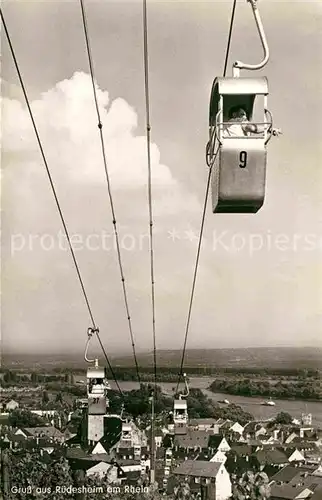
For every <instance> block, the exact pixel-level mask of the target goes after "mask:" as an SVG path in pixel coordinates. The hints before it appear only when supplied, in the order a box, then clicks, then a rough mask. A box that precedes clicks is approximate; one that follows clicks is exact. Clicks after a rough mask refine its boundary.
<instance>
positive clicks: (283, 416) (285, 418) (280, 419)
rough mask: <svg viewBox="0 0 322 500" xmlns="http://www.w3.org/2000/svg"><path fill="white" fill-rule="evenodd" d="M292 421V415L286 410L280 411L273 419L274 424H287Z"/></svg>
mask: <svg viewBox="0 0 322 500" xmlns="http://www.w3.org/2000/svg"><path fill="white" fill-rule="evenodd" d="M292 422H293V417H292V415H290V414H289V413H287V412H286V411H281V412H279V413H278V414H277V415H276V418H275V420H274V423H275V424H285V425H289V424H291V423H292Z"/></svg>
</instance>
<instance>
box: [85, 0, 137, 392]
mask: <svg viewBox="0 0 322 500" xmlns="http://www.w3.org/2000/svg"><path fill="white" fill-rule="evenodd" d="M80 6H81V11H82V20H83V27H84V35H85V41H86V48H87V55H88V62H89V68H90V74H91V80H92V86H93V93H94V101H95V107H96V113H97V119H98V128H99V134H100V140H101V147H102V155H103V162H104V169H105V175H106V181H107V189H108V194H109V199H110V205H111V212H112V223H113V228H114V234H115V240H116V248H117V257H118V263H119V268H120V274H121V282H122V288H123V296H124V305H125V310H126V316H127V320H128V325H129V331H130V338H131V345H132V351H133V358H134V362H135V368H136V374H137V379H138V382H139V383H140V371H139V365H138V361H137V357H136V351H135V343H134V336H133V330H132V321H131V315H130V310H129V304H128V298H127V292H126V286H125V277H124V272H123V265H122V260H121V249H120V242H119V236H118V232H117V225H116V216H115V209H114V203H113V197H112V190H111V183H110V177H109V173H108V168H107V158H106V151H105V143H104V136H103V123H102V121H101V116H100V111H99V105H98V99H97V92H96V86H95V76H94V65H93V59H92V54H91V46H90V41H89V35H88V28H87V19H86V12H85V7H84V1H83V0H80Z"/></svg>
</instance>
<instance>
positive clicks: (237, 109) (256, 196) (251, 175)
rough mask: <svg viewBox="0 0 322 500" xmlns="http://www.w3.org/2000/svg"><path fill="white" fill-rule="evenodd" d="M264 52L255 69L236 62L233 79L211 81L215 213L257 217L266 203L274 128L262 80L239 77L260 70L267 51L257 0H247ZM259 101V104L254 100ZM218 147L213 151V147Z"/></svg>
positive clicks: (210, 146)
mask: <svg viewBox="0 0 322 500" xmlns="http://www.w3.org/2000/svg"><path fill="white" fill-rule="evenodd" d="M247 1H248V2H249V3H250V4H251V6H252V10H253V14H254V18H255V21H256V25H257V28H258V32H259V35H260V39H261V42H262V45H263V49H264V59H263V61H262V62H261V63H259V64H256V65H251V64H245V63H242V62H240V61H236V62H235V63H234V65H233V77H219V78H215V80H214V82H213V86H212V91H211V98H210V108H209V142H208V144H207V164H208V166H209V167H210V168H211V167H212V166H213V165H214V163H215V161H217V156H218V162H217V165H216V167H215V168H214V169H213V171H212V210H213V212H214V213H256V212H257V211H258V210H259V209H260V208H261V207H262V205H263V203H264V199H265V183H266V159H267V152H266V147H267V143H268V141H269V140H270V138H271V137H272V135H278V133H279V131H278V129H273V127H272V115H271V113H270V112H269V110H268V108H267V96H268V82H267V78H266V77H262V78H245V77H241V78H240V77H239V73H240V69H249V70H256V69H261V68H263V67H264V66H265V65H266V63H267V62H268V59H269V49H268V45H267V42H266V37H265V33H264V29H263V25H262V23H261V19H260V17H259V13H258V8H257V0H247ZM261 96H262V99H258V98H259V97H261ZM257 100H260V104H261V106H262V109H261V110H260V111H261V115H262V118H261V119H260V121H256V122H252V118H253V112H254V106H255V103H256V101H257ZM216 145H217V148H218V149H217V148H216Z"/></svg>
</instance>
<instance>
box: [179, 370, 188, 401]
mask: <svg viewBox="0 0 322 500" xmlns="http://www.w3.org/2000/svg"><path fill="white" fill-rule="evenodd" d="M183 378H184V383H185V386H186V393H185V394H179V399H182V398H187V397H188V396H189V392H190V391H189V386H188V382H187V375H186V373H183Z"/></svg>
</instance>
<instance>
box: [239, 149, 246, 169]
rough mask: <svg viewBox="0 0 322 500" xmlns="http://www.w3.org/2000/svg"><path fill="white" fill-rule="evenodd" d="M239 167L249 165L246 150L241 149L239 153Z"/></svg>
mask: <svg viewBox="0 0 322 500" xmlns="http://www.w3.org/2000/svg"><path fill="white" fill-rule="evenodd" d="M239 161H240V163H239V167H240V168H245V167H246V166H247V153H246V151H241V152H240V154H239Z"/></svg>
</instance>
